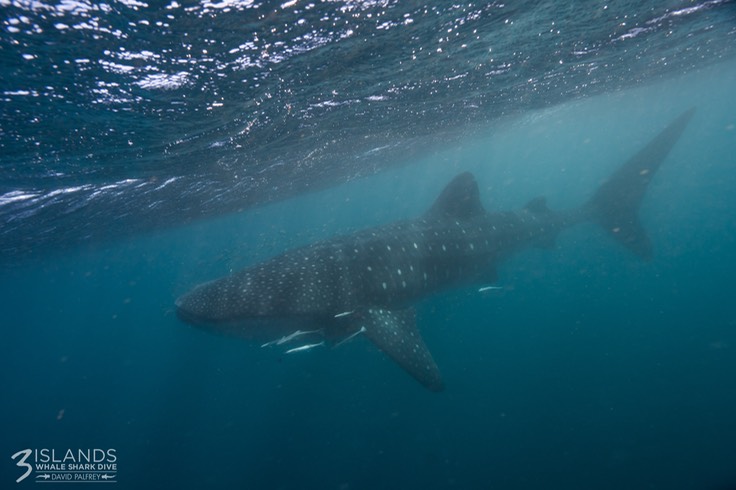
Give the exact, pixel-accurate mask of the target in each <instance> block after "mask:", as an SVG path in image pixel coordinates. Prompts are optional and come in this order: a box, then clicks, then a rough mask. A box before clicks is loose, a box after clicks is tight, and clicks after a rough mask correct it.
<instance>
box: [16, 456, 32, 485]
mask: <svg viewBox="0 0 736 490" xmlns="http://www.w3.org/2000/svg"><path fill="white" fill-rule="evenodd" d="M30 455H31V450H30V449H24V450H22V451H18V452H17V453H15V454H14V455H12V456H11V458H12V459H16V458H17V457H18V456H22V457H21V458H20V461H18V462H17V463H15V466H17V467H19V468H25V469H26V472H25V473H23V474H22V475H21V476H20V478H18V479H17V480H15V483H20V482H22V481H23V480H25V479H26V477H27V476H28V475H30V474H31V471H33V467H32V466H31V465H30V464H28V463H26V460H27V459H28V456H30Z"/></svg>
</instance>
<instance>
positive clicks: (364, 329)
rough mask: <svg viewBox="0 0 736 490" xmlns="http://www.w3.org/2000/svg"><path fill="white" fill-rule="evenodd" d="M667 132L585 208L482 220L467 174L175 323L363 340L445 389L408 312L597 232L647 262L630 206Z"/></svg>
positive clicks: (206, 290) (292, 256)
mask: <svg viewBox="0 0 736 490" xmlns="http://www.w3.org/2000/svg"><path fill="white" fill-rule="evenodd" d="M693 112H694V109H690V110H689V111H687V112H685V113H684V114H682V115H681V116H680V117H678V118H677V119H676V120H675V121H673V122H672V123H670V125H669V126H667V127H666V128H665V129H664V130H663V131H662V132H661V133H660V134H659V135H657V136H656V137H655V138H654V139H653V140H652V141H651V142H650V143H649V144H648V145H647V146H646V147H645V148H643V149H642V150H641V151H639V153H637V154H636V155H634V156H633V157H632V158H631V159H630V160H629V161H628V162H626V163H625V164H624V165H622V166H621V167H620V168H619V169H618V170H617V171H616V172H615V173H614V174H613V175H612V176H611V177H610V178H609V179H608V180H607V181H606V182H604V183H603V184H602V185H601V186H600V187H599V188H598V190H597V191H596V192H595V194H594V195H593V196H592V198H591V199H589V200H588V201H587V202H586V203H585V204H584V205H583V206H581V207H579V208H575V209H570V210H565V211H552V210H550V209H549V208H548V207H547V204H546V202H545V200H544V198H536V199H534V200H532V201H531V202H529V204H527V205H526V206H525V207H524V208H523V209H520V210H516V211H507V212H499V213H489V212H487V211H486V210H485V209H484V208H483V206H482V205H481V202H480V196H479V192H478V186H477V184H476V182H475V179H474V177H473V176H472V175H471V174H470V173H467V172H466V173H462V174H460V175H458V176H457V177H455V178H454V179H453V180H452V181H451V182H450V183H449V184H448V185H447V186H446V187H445V189H444V190H443V191H442V193H441V194H440V196H439V197H438V198H437V200H436V201H435V203H434V204H433V205H432V206H431V208H430V209H429V210H428V211H427V212H426V213H425V214H424V215H423V216H420V217H419V218H416V219H413V220H407V221H400V222H396V223H392V224H388V225H385V226H379V227H376V228H370V229H366V230H363V231H359V232H356V233H353V234H350V235H345V236H337V237H334V238H331V239H328V240H324V241H320V242H316V243H313V244H310V245H306V246H303V247H300V248H296V249H293V250H289V251H286V252H284V253H282V254H281V255H278V256H276V257H274V258H272V259H270V260H267V261H265V262H262V263H260V264H256V265H254V266H252V267H248V268H246V269H244V270H241V271H239V272H236V273H234V274H232V275H229V276H227V277H224V278H221V279H217V280H214V281H210V282H207V283H204V284H201V285H199V286H197V287H195V288H194V289H193V290H192V291H190V292H189V293H187V294H184V295H183V296H181V297H180V298H178V299H177V300H176V311H177V314H178V316H179V318H181V319H182V320H183V321H185V322H188V323H191V324H194V325H198V326H202V327H206V328H209V329H213V330H215V331H217V332H220V333H225V334H230V335H235V336H239V337H244V338H247V339H251V340H256V341H262V342H263V341H265V343H264V344H263V346H270V345H285V346H292V347H291V348H290V349H289V350H287V351H286V352H298V351H302V350H309V349H311V348H313V347H317V346H321V345H325V344H331V345H339V344H341V343H342V342H344V341H346V340H349V339H352V338H353V337H355V336H358V335H364V336H365V337H367V338H368V339H369V340H370V341H371V342H373V343H374V344H375V345H376V346H378V347H379V348H380V349H381V350H382V351H383V352H385V353H386V354H387V355H388V356H389V357H390V358H391V359H393V360H394V361H396V362H397V363H398V364H399V366H401V367H402V368H403V369H404V370H405V371H407V372H408V373H409V374H410V375H411V376H413V377H414V378H415V379H416V380H417V381H419V382H420V383H421V384H422V385H424V386H425V387H426V388H429V389H430V390H433V391H441V390H442V389H443V387H444V385H443V382H442V377H441V375H440V372H439V369H438V367H437V364H436V363H435V361H434V359H433V358H432V355H431V354H430V352H429V349H428V348H427V346H426V345H425V343H424V341H423V340H422V337H421V335H420V334H419V330H418V328H417V325H416V314H415V312H414V309H413V307H412V305H413V304H414V303H416V302H417V301H419V300H421V299H422V298H425V297H427V296H428V295H431V294H433V293H436V292H438V291H441V290H444V289H447V288H451V287H455V286H460V285H467V284H472V283H474V282H475V283H476V284H489V283H493V282H495V281H496V266H497V264H499V263H500V262H501V261H503V260H504V259H506V258H508V257H509V256H511V255H512V254H514V253H516V252H518V251H520V250H522V249H524V248H526V247H529V246H542V247H549V246H552V245H553V244H554V241H555V237H556V236H557V234H558V233H559V232H560V231H561V230H563V229H565V228H568V227H571V226H574V225H576V224H578V223H581V222H585V221H591V220H592V221H595V222H597V223H599V224H600V225H601V226H603V228H604V229H605V230H607V231H608V232H609V233H610V235H611V236H612V237H613V238H614V239H615V240H617V241H618V242H620V243H621V244H622V245H624V246H625V247H627V248H629V249H630V250H631V251H632V252H634V253H635V254H637V255H639V256H640V257H642V258H644V259H648V258H650V257H651V255H652V246H651V243H650V241H649V239H648V237H647V235H646V232H645V231H644V229H643V227H642V226H641V224H640V222H639V219H638V216H637V214H638V209H639V207H640V204H641V201H642V199H643V196H644V193H645V191H646V189H647V186H648V185H649V182H650V181H651V179H652V177H653V175H654V174H655V172H656V171H657V169H658V168H659V166H660V165H661V163H662V162H663V161H664V160H665V158H666V156H667V155H668V153H669V152H670V150H671V148H672V147H673V146H674V144H675V143H676V142H677V140H678V139H679V137H680V135H681V134H682V132H683V130H684V129H685V127H686V126H687V124H688V122H689V120H690V118H691V117H692V115H693Z"/></svg>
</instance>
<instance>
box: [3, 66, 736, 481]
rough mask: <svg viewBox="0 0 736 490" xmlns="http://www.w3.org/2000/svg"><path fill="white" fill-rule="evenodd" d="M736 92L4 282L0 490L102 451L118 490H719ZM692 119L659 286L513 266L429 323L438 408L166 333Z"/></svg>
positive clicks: (656, 96) (373, 378) (508, 198)
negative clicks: (40, 455)
mask: <svg viewBox="0 0 736 490" xmlns="http://www.w3.org/2000/svg"><path fill="white" fill-rule="evenodd" d="M735 82H736V70H735V69H734V65H733V64H730V65H729V64H727V65H721V66H716V67H713V68H711V69H708V70H704V71H702V72H698V73H695V74H691V75H689V76H686V77H681V78H675V79H672V80H669V81H667V82H664V83H658V84H652V85H649V86H645V87H641V88H638V89H635V90H629V91H622V92H617V93H614V94H609V95H604V96H599V97H594V98H589V99H585V100H579V101H575V102H571V103H568V104H565V105H561V106H557V107H554V108H552V109H548V110H544V111H536V112H530V113H528V114H526V115H525V116H523V117H522V118H520V119H516V120H514V121H513V122H509V125H508V126H506V127H495V128H494V129H493V130H489V132H488V134H487V135H486V136H485V137H484V138H482V139H477V140H474V141H468V142H466V143H465V144H463V145H460V146H457V147H453V148H450V149H448V150H447V151H445V152H441V153H438V154H436V155H435V156H433V157H431V158H426V159H424V160H422V161H418V162H416V163H413V164H410V165H407V166H405V167H403V168H401V169H398V170H393V171H389V172H386V173H383V174H380V175H378V176H375V177H372V178H369V179H364V180H360V181H356V182H353V183H350V184H346V185H344V186H340V187H337V188H334V189H331V190H326V191H322V192H319V193H314V194H310V195H305V196H303V197H299V198H295V199H291V200H287V201H284V202H281V203H278V204H273V205H270V206H267V207H262V208H259V209H256V210H252V211H250V212H245V213H241V214H236V215H232V216H228V217H224V218H220V219H216V220H210V221H205V222H200V223H198V224H196V225H191V226H188V227H184V228H178V229H174V230H169V231H161V232H159V233H153V234H149V235H146V236H143V237H140V238H137V239H134V240H128V241H125V242H121V243H117V244H111V245H107V246H104V247H100V248H99V249H98V250H94V251H85V252H84V253H81V252H80V253H79V254H73V253H69V254H66V255H63V256H55V257H53V259H48V260H44V261H40V262H39V263H34V264H31V265H26V266H23V267H18V268H14V269H10V270H7V271H4V272H3V275H2V279H1V282H0V291H2V298H3V320H2V323H3V342H2V344H0V345H1V346H2V347H1V349H2V352H0V354H1V356H2V359H3V369H2V376H3V392H4V396H3V404H2V417H1V419H2V424H3V437H2V449H3V451H4V454H5V455H4V456H3V457H4V459H5V463H3V465H2V478H3V479H4V481H5V483H4V486H6V487H9V486H10V485H11V484H12V481H13V480H14V479H15V478H17V476H19V474H20V471H19V470H18V468H16V467H14V466H13V461H11V460H10V459H9V458H10V455H11V454H12V453H14V452H15V451H16V450H20V449H23V448H57V449H60V450H61V449H65V448H77V447H103V448H108V447H111V448H116V450H117V455H118V464H119V473H118V480H119V483H117V485H118V486H121V487H124V488H156V487H162V486H168V487H173V486H177V487H182V488H201V487H203V486H209V487H219V488H223V487H237V488H287V489H291V488H350V489H363V488H519V489H522V488H524V489H526V488H567V489H571V488H580V489H583V488H606V489H608V488H610V489H620V488H637V489H639V488H642V489H643V488H666V489H675V488H677V489H695V488H713V489H718V488H732V486H733V485H734V484H736V469H735V468H736V465H735V464H734V463H735V462H736V442H735V441H736V422H735V421H734V417H733V414H734V413H735V411H736V390H735V389H734V386H736V384H735V383H734V382H735V381H736V380H735V379H734V376H735V374H734V373H736V353H735V351H734V349H736V306H735V305H734V301H733V287H732V284H733V277H734V275H735V274H736V214H734V212H733V196H732V192H733V189H734V188H735V187H734V184H736V167H735V164H736V160H734V155H736V138H735V137H734V135H735V134H736V133H735V132H734V124H736V100H734V98H733V96H732V87H733V86H734V83H735ZM690 105H696V106H697V107H698V112H697V114H696V116H695V118H694V119H693V120H692V122H691V123H690V126H689V127H688V129H687V130H686V132H685V134H684V135H683V137H682V139H681V141H680V142H679V143H678V145H677V146H676V148H675V149H674V150H673V152H672V154H671V155H670V156H669V158H668V160H667V162H666V163H665V165H664V166H663V168H662V169H661V170H660V172H659V173H658V175H657V177H656V180H655V182H654V183H653V185H652V188H651V189H650V193H649V195H648V196H647V199H646V201H645V205H644V208H643V209H642V219H643V221H644V223H645V226H646V227H647V229H648V230H649V232H650V235H651V237H652V240H653V242H654V246H655V258H654V260H653V261H651V262H648V263H644V262H641V261H640V260H638V259H637V258H635V257H633V256H632V255H630V254H629V253H628V252H627V251H625V250H623V249H621V248H619V247H618V245H616V244H615V243H613V242H612V241H610V240H609V239H608V237H607V236H605V234H603V233H602V232H600V231H598V230H597V229H596V228H594V227H593V225H582V226H580V227H578V228H575V229H572V230H568V231H567V232H565V233H563V234H562V235H561V236H560V237H559V240H558V246H557V248H556V249H554V250H530V251H527V252H524V253H522V254H520V255H518V256H517V257H515V258H513V259H512V260H510V261H509V262H506V263H505V264H504V265H503V266H502V267H501V270H500V278H499V284H500V285H502V286H503V287H504V290H503V291H500V292H492V293H489V294H480V293H478V292H477V290H476V289H472V288H471V289H468V290H463V289H460V290H456V291H452V292H450V293H448V294H445V295H442V296H440V297H437V298H432V299H430V300H428V301H425V302H423V303H421V304H420V305H419V309H418V311H419V323H420V329H421V331H422V333H423V335H424V337H425V340H426V343H427V344H428V346H429V347H430V349H431V350H432V351H433V354H434V357H435V359H436V360H437V362H438V364H439V366H440V369H441V370H442V372H443V376H444V377H445V381H446V384H447V389H446V391H445V392H443V393H441V394H435V393H430V392H429V391H427V390H425V389H423V388H422V387H421V386H420V385H419V384H417V383H416V382H415V381H413V380H412V379H411V378H410V377H409V376H407V375H406V374H405V373H404V372H402V371H401V370H400V369H399V368H398V367H397V366H396V365H394V364H393V363H392V362H391V361H389V360H388V359H387V358H386V357H385V356H384V355H383V354H381V353H380V352H379V351H377V350H376V349H375V348H374V347H373V346H372V345H371V344H369V343H368V342H367V341H366V340H365V339H356V340H355V341H353V342H350V343H348V344H346V345H343V346H340V347H339V348H336V349H328V350H314V351H310V352H307V353H303V354H301V355H296V354H295V355H290V356H285V355H283V354H280V353H279V352H277V351H273V350H268V349H260V348H259V347H258V346H255V345H249V344H247V343H245V342H240V341H237V340H231V339H226V338H221V337H217V336H213V335H209V334H207V333H204V332H202V331H199V330H196V329H193V328H190V327H188V326H185V325H183V324H182V323H180V322H179V321H178V320H177V319H176V318H175V316H174V315H173V308H172V304H173V300H174V298H175V297H176V296H177V295H178V294H180V293H182V292H184V291H185V290H187V289H188V288H190V287H191V286H193V285H194V284H196V283H198V282H201V281H204V280H207V279H211V278H213V277H217V276H219V275H223V274H226V273H228V272H229V271H230V270H232V269H233V268H238V267H241V266H244V265H248V264H251V263H253V262H255V261H257V260H258V259H262V258H265V257H268V256H270V255H272V254H274V253H276V252H278V251H281V250H283V249H285V248H288V247H290V246H294V245H298V244H302V243H306V242H310V241H313V240H315V239H318V238H323V237H326V236H330V235H332V234H334V233H338V232H346V231H350V230H353V229H357V228H360V227H363V226H368V225H372V224H377V223H384V222H389V221H391V220H394V219H398V218H402V217H411V216H414V215H417V214H419V213H421V212H422V211H423V210H424V209H425V208H426V207H427V206H428V205H429V204H430V203H431V201H432V199H433V198H434V196H435V194H436V193H437V192H439V190H440V189H441V188H442V186H443V184H444V183H445V181H446V180H447V179H448V178H449V177H451V176H452V175H454V174H455V173H456V172H457V171H459V170H471V171H473V172H474V173H475V174H476V176H477V178H478V181H479V184H480V187H481V194H482V199H483V201H484V204H485V205H486V207H487V208H489V209H506V208H514V207H518V206H520V205H522V204H523V203H524V202H526V201H527V200H528V199H529V198H530V197H532V196H535V195H538V194H544V195H547V196H548V198H549V201H550V205H551V206H552V207H564V206H567V205H573V204H576V203H579V202H581V200H583V199H584V198H585V197H586V196H587V195H589V194H590V192H592V190H593V189H594V188H595V186H596V185H597V184H598V182H599V181H600V180H601V179H602V178H604V177H605V176H606V175H607V174H608V173H609V172H610V171H611V170H612V169H613V168H615V167H616V166H617V165H618V164H619V163H620V162H621V161H623V160H624V159H625V158H627V157H628V156H630V155H631V154H632V153H633V152H634V151H636V150H637V149H638V148H639V147H640V146H642V145H643V144H644V143H646V142H647V141H648V139H649V138H651V137H652V136H653V135H654V134H656V132H657V131H658V130H659V129H660V128H661V127H663V126H664V125H666V124H667V122H669V120H670V119H672V118H673V117H674V116H675V115H676V114H678V113H679V112H680V110H681V109H683V108H685V107H687V106H690ZM21 484H30V483H28V482H22V483H21ZM729 485H731V486H729Z"/></svg>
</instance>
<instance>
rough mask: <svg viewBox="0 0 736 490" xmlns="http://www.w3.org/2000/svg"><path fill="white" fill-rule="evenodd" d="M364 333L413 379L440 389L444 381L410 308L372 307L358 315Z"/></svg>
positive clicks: (435, 389)
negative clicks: (386, 308) (394, 309)
mask: <svg viewBox="0 0 736 490" xmlns="http://www.w3.org/2000/svg"><path fill="white" fill-rule="evenodd" d="M361 317H362V321H361V325H362V326H363V327H364V328H365V335H366V337H368V338H369V339H370V340H371V342H373V343H374V344H376V345H377V346H378V348H379V349H381V350H382V351H383V352H385V353H386V354H388V356H389V357H390V358H391V359H393V360H394V361H396V362H397V363H398V364H399V366H401V367H402V368H404V370H405V371H406V372H408V373H409V374H411V375H412V376H413V377H414V379H416V380H417V381H419V382H420V383H422V385H424V386H425V387H427V388H428V389H430V390H432V391H442V390H443V389H444V383H443V382H442V376H441V375H440V371H439V369H438V368H437V364H436V363H435V362H434V359H432V354H430V353H429V350H428V349H427V346H426V345H425V344H424V341H423V340H422V337H421V336H420V335H419V330H417V326H416V314H415V313H414V310H413V309H411V308H409V309H406V310H400V311H391V310H379V309H371V310H368V311H367V312H365V313H364V314H363V315H361Z"/></svg>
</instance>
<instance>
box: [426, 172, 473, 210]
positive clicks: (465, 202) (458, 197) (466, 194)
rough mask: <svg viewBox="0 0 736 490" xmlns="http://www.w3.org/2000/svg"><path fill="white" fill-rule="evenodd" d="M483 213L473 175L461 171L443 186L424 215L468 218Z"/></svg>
mask: <svg viewBox="0 0 736 490" xmlns="http://www.w3.org/2000/svg"><path fill="white" fill-rule="evenodd" d="M483 213H485V210H484V209H483V205H482V204H481V203H480V192H478V184H477V183H476V182H475V177H473V174H471V173H470V172H463V173H461V174H460V175H458V176H457V177H455V178H454V179H452V180H451V181H450V183H449V184H447V185H446V186H445V189H444V190H443V191H442V193H441V194H440V195H439V197H438V198H437V200H435V202H434V204H433V205H432V207H431V208H429V211H427V214H426V216H433V217H446V218H455V219H468V218H472V217H474V216H478V215H481V214H483Z"/></svg>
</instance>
